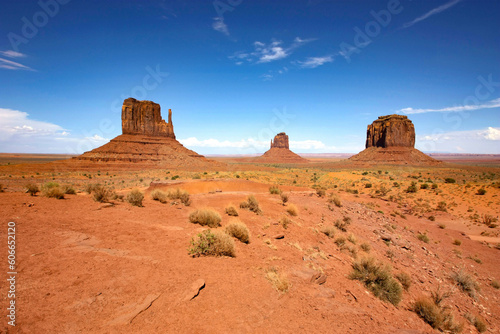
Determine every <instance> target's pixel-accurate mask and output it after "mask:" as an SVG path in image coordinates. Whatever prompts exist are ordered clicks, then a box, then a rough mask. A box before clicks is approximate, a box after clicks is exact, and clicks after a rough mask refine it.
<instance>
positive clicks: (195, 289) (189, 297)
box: [184, 278, 205, 301]
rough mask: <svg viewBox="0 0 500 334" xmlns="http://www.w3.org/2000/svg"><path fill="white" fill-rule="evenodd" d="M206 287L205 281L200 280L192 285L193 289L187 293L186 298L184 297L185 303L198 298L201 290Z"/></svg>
mask: <svg viewBox="0 0 500 334" xmlns="http://www.w3.org/2000/svg"><path fill="white" fill-rule="evenodd" d="M204 287H205V280H204V279H202V278H200V279H198V280H196V281H194V282H193V284H191V287H190V288H189V290H188V291H187V292H186V296H185V297H184V300H185V301H190V300H192V299H194V298H196V297H197V296H198V295H199V294H200V290H201V289H203V288H204Z"/></svg>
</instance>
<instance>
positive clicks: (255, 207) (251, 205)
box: [240, 195, 262, 215]
mask: <svg viewBox="0 0 500 334" xmlns="http://www.w3.org/2000/svg"><path fill="white" fill-rule="evenodd" d="M240 208H241V209H248V210H250V211H252V212H254V213H256V214H258V215H260V214H261V213H262V210H261V209H260V207H259V202H258V201H257V199H256V198H255V196H254V195H250V196H248V198H247V200H246V201H245V202H241V203H240Z"/></svg>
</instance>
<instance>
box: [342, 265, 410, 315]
mask: <svg viewBox="0 0 500 334" xmlns="http://www.w3.org/2000/svg"><path fill="white" fill-rule="evenodd" d="M352 268H353V271H352V272H351V274H350V275H349V278H350V279H354V280H359V281H361V282H363V284H364V285H365V286H366V288H367V289H368V290H370V291H371V292H372V293H373V294H374V295H375V296H376V297H378V298H380V299H381V300H383V301H387V302H389V303H391V304H394V305H396V306H397V305H398V304H399V302H400V301H401V296H402V290H403V289H402V288H401V285H400V284H399V283H398V282H397V281H396V280H395V279H394V278H393V277H392V274H391V268H390V266H387V265H383V264H382V263H378V262H376V261H375V259H374V258H362V259H360V260H358V261H356V262H354V263H353V265H352Z"/></svg>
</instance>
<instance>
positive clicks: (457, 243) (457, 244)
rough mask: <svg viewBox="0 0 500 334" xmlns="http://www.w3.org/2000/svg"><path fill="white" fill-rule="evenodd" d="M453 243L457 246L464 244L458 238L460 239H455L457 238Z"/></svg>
mask: <svg viewBox="0 0 500 334" xmlns="http://www.w3.org/2000/svg"><path fill="white" fill-rule="evenodd" d="M453 244H454V245H455V246H460V245H461V244H462V241H460V240H458V239H455V240H453Z"/></svg>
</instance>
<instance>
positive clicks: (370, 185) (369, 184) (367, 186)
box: [365, 183, 373, 188]
mask: <svg viewBox="0 0 500 334" xmlns="http://www.w3.org/2000/svg"><path fill="white" fill-rule="evenodd" d="M371 187H373V185H372V184H371V183H365V188H371Z"/></svg>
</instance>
